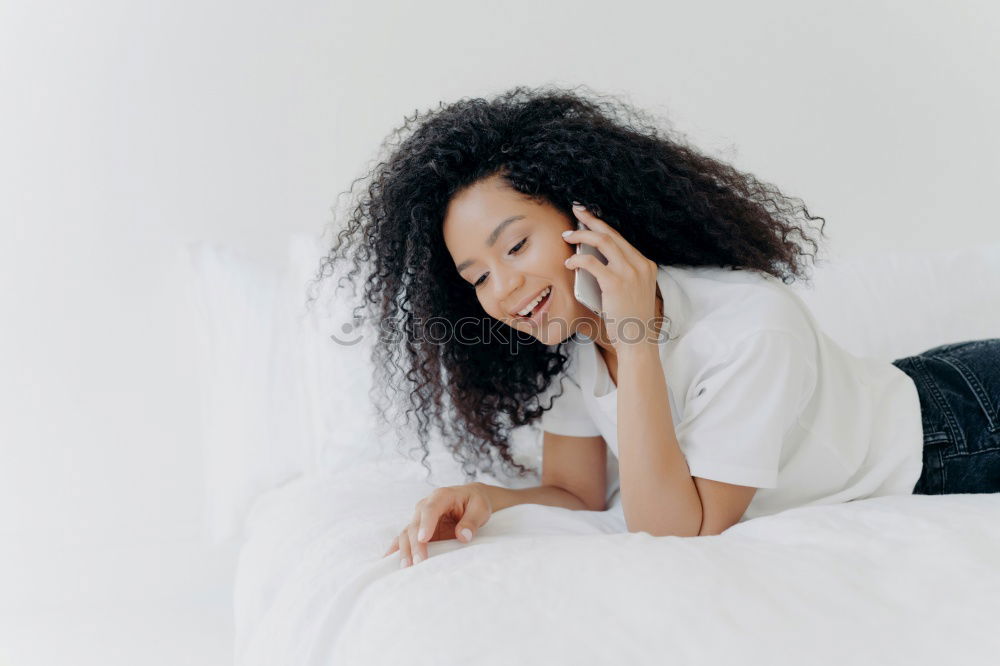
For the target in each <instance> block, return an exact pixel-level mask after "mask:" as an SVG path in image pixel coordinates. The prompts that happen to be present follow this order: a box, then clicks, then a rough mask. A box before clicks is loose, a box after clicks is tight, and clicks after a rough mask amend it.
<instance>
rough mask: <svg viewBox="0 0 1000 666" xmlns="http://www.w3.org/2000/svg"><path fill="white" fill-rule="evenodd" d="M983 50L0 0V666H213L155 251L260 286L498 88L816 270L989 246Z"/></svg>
mask: <svg viewBox="0 0 1000 666" xmlns="http://www.w3.org/2000/svg"><path fill="white" fill-rule="evenodd" d="M997 34H1000V6H998V5H997V4H996V3H993V2H987V1H985V0H984V1H982V2H974V1H970V0H949V1H948V2H944V1H942V2H926V1H924V2H902V1H900V2H885V1H878V0H869V1H866V2H837V3H808V2H805V3H804V2H794V1H792V0H771V1H764V2H753V3H748V2H741V1H735V0H734V1H729V2H655V3H654V2H647V3H643V2H630V1H620V2H615V3H605V2H586V1H581V0H573V1H572V2H569V1H561V2H544V3H543V2H538V1H537V0H533V1H531V2H522V1H508V2H504V3H472V2H461V3H460V2H433V1H427V0H424V1H422V2H397V3H385V2H383V3H377V2H358V1H351V2H326V3H320V2H298V3H296V2H281V3H279V2H274V1H271V2H262V1H259V0H250V1H247V0H244V1H242V2H232V1H216V2H204V1H201V2H191V1H188V0H175V1H174V2H169V3H168V2H136V1H134V0H130V1H125V0H119V1H117V2H113V1H111V0H98V1H95V2H90V3H77V2H47V1H44V0H33V1H32V2H27V1H26V0H21V1H20V2H13V1H12V0H2V3H0V93H2V101H0V225H2V227H0V231H2V234H0V305H2V310H0V317H2V319H0V447H2V449H0V455H2V459H0V460H2V461H0V540H2V541H0V558H2V560H0V663H5V662H4V659H5V658H6V660H8V661H9V663H11V664H18V665H19V666H21V665H24V664H48V663H60V662H61V663H69V661H67V658H68V657H67V655H73V658H72V659H73V663H91V661H93V663H102V664H112V663H123V664H124V663H143V664H153V663H164V664H167V663H170V664H181V663H184V664H210V663H218V664H222V663H229V662H230V661H231V647H230V643H229V642H230V640H231V636H230V633H229V632H231V628H232V620H231V599H230V597H229V595H230V594H231V577H232V564H233V562H234V561H235V552H236V547H237V544H232V543H230V544H226V545H224V546H221V547H215V546H212V545H211V544H210V543H209V542H208V540H207V538H206V535H205V531H204V529H203V526H202V520H203V515H202V510H203V506H204V491H203V487H202V476H201V474H202V459H201V451H200V442H199V436H200V433H199V423H200V421H199V419H200V414H199V400H198V395H199V394H198V390H199V388H198V385H197V379H198V368H196V367H195V364H194V361H193V357H194V353H193V351H192V344H193V335H192V333H191V326H192V322H191V318H190V314H189V312H188V304H187V301H186V298H187V294H188V292H187V291H186V290H187V288H188V287H187V283H186V280H187V279H188V274H187V272H186V271H185V267H184V265H183V263H182V262H181V261H180V260H179V254H178V253H179V248H180V247H181V246H182V244H183V243H186V242H190V241H195V240H209V241H215V242H221V243H226V244H229V245H232V246H234V247H236V248H238V249H239V250H241V251H242V252H244V253H245V254H247V255H249V256H250V257H253V258H255V259H256V260H258V261H261V262H264V263H270V264H274V263H276V262H278V261H280V260H282V258H283V255H284V249H285V238H286V236H287V235H288V234H290V233H292V232H296V231H305V232H315V233H318V232H319V231H320V230H321V229H322V228H323V226H324V225H327V224H329V223H330V222H331V219H332V214H331V213H330V208H331V207H332V206H333V205H334V203H335V200H336V196H337V194H338V193H339V192H340V191H342V190H344V189H346V188H347V187H348V186H349V185H350V183H351V181H352V180H353V179H354V178H356V177H358V176H361V175H363V173H364V172H365V169H366V166H367V165H368V163H369V161H370V160H372V159H373V158H374V157H375V155H376V150H377V148H378V144H379V143H380V142H381V141H382V139H383V138H384V137H385V136H386V134H387V133H388V132H389V131H390V130H392V129H393V128H394V127H396V126H398V125H399V124H401V122H402V119H403V117H404V116H407V115H412V114H413V112H414V111H416V110H421V111H423V110H425V109H429V108H436V107H437V105H438V103H439V102H441V101H444V102H447V101H454V100H456V99H458V98H461V97H471V96H489V95H492V94H495V93H498V92H500V91H502V90H505V89H507V88H509V87H512V86H514V85H518V84H522V85H540V84H556V85H565V86H574V85H578V84H585V85H587V86H589V87H591V88H592V89H594V90H596V91H598V92H602V93H610V94H615V95H620V96H622V97H623V98H624V99H626V100H627V101H631V102H632V103H634V104H636V105H637V106H640V107H643V108H645V109H647V110H650V111H652V112H654V113H657V114H659V115H661V116H663V117H665V118H666V119H667V121H668V122H669V123H670V124H671V125H672V127H673V128H674V129H676V130H677V131H679V132H681V133H683V134H685V135H686V136H687V137H688V138H689V139H690V140H691V141H692V142H693V143H695V145H697V146H700V147H701V148H702V149H703V150H705V151H706V152H709V153H711V154H713V155H715V156H717V157H721V158H723V159H726V160H728V161H730V162H732V163H734V164H735V165H736V166H737V167H739V168H742V169H745V170H749V171H751V172H753V173H755V174H756V175H758V176H759V177H760V178H762V179H764V180H767V181H770V182H772V183H775V184H777V185H778V186H779V187H780V188H781V189H782V190H783V191H784V192H785V193H786V194H790V195H793V196H799V197H802V198H803V199H804V200H805V202H806V203H807V205H808V206H809V207H810V210H811V212H813V213H814V214H819V215H822V216H824V217H825V218H826V220H827V227H826V230H827V233H828V235H829V241H828V245H827V247H826V249H825V251H824V252H825V254H827V255H829V256H830V257H831V258H834V259H835V258H836V256H840V255H842V254H847V253H856V252H865V253H870V254H871V256H872V260H873V261H877V260H878V255H879V254H880V253H882V252H887V251H892V250H896V249H930V248H949V249H950V248H959V247H966V246H969V245H975V244H977V243H980V242H982V243H986V242H991V243H995V242H998V241H1000V224H997V222H998V221H1000V220H998V219H997V214H996V212H995V208H994V206H995V193H996V191H997V184H998V180H1000V132H998V130H997V123H996V119H997V118H1000V87H998V86H997V81H998V80H1000V55H998V48H997V41H996V36H997ZM942 342H945V341H942ZM147 652H148V653H149V654H147Z"/></svg>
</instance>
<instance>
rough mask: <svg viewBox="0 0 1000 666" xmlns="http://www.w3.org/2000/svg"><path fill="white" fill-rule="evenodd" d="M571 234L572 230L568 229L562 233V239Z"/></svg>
mask: <svg viewBox="0 0 1000 666" xmlns="http://www.w3.org/2000/svg"><path fill="white" fill-rule="evenodd" d="M571 233H573V230H572V229H570V230H569V231H564V232H562V235H563V238H566V236H569V235H570V234H571Z"/></svg>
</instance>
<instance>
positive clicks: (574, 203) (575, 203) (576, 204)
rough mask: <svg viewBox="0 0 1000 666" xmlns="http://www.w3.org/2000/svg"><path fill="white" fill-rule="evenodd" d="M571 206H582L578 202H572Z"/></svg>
mask: <svg viewBox="0 0 1000 666" xmlns="http://www.w3.org/2000/svg"><path fill="white" fill-rule="evenodd" d="M573 205H574V206H582V205H583V204H581V203H580V202H579V201H574V202H573Z"/></svg>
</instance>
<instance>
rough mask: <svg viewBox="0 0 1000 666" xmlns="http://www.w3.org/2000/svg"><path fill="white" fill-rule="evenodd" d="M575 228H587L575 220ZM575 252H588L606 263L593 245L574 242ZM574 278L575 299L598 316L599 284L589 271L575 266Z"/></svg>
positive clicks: (599, 306)
mask: <svg viewBox="0 0 1000 666" xmlns="http://www.w3.org/2000/svg"><path fill="white" fill-rule="evenodd" d="M576 228H577V229H578V230H579V229H587V225H585V224H584V223H583V222H580V221H579V220H577V223H576ZM576 253H577V254H590V255H593V256H595V257H597V258H598V259H600V260H601V263H602V264H607V263H608V260H607V258H606V257H605V256H604V255H603V254H601V251H600V250H598V249H597V248H596V247H594V246H593V245H587V244H586V243H577V244H576ZM575 274H576V276H575V279H574V281H573V295H574V296H576V300H578V301H580V302H581V303H583V304H584V305H585V306H586V307H587V308H589V309H590V310H591V311H593V313H594V314H596V315H597V316H598V317H600V316H601V312H602V310H601V285H600V284H599V283H598V282H597V278H595V277H594V276H593V275H592V274H591V273H590V271H588V270H586V269H584V268H577V269H576V270H575Z"/></svg>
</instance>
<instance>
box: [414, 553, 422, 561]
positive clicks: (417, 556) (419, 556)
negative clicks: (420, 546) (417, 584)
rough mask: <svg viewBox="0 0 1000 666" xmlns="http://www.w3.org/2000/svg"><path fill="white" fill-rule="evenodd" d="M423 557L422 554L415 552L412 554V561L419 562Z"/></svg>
mask: <svg viewBox="0 0 1000 666" xmlns="http://www.w3.org/2000/svg"><path fill="white" fill-rule="evenodd" d="M423 559H424V558H423V556H422V555H421V554H420V553H417V554H416V555H414V556H413V563H414V564H420V563H421V562H422V561H423Z"/></svg>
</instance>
